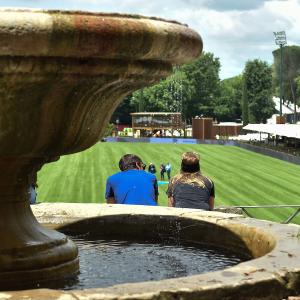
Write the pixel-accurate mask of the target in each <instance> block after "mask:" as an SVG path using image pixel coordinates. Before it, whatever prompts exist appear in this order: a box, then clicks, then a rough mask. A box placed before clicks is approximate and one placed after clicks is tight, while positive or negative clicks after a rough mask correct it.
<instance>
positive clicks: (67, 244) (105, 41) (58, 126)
mask: <svg viewBox="0 0 300 300" xmlns="http://www.w3.org/2000/svg"><path fill="white" fill-rule="evenodd" d="M201 51H202V40H201V37H200V36H199V35H198V34H197V33H196V32H194V31H193V30H191V29H189V28H188V27H187V26H185V25H181V24H179V23H177V22H170V21H165V20H162V19H156V18H145V17H140V16H136V15H118V14H99V13H85V12H68V11H43V10H13V9H2V10H0V65H1V67H0V169H1V174H0V201H1V202H0V204H1V206H0V216H1V217H0V240H1V243H0V288H1V289H2V290H3V289H6V288H13V287H17V285H18V282H22V283H23V284H24V283H26V282H28V283H30V282H40V281H43V280H49V279H59V278H63V277H66V276H70V275H73V274H74V273H76V272H77V271H78V258H77V248H76V246H75V245H74V244H73V242H72V241H71V240H69V239H68V238H66V236H65V235H63V234H61V233H58V232H56V231H54V230H50V229H46V228H44V227H42V226H41V225H39V223H38V222H37V220H36V219H35V217H34V215H33V213H32V211H31V208H30V205H29V201H28V187H29V185H30V184H31V183H33V182H35V180H36V173H37V171H38V170H39V169H40V168H41V167H42V166H43V164H45V163H47V162H50V161H54V160H57V159H58V158H59V156H60V155H65V154H69V153H74V152H78V151H82V150H84V149H86V148H88V147H90V146H92V145H93V144H94V143H96V142H97V141H98V140H99V139H100V137H101V135H102V133H103V130H104V128H105V126H106V124H107V123H108V121H109V119H110V116H111V114H112V113H113V111H114V110H115V108H116V107H117V106H118V104H119V103H120V102H121V101H122V99H123V98H124V97H125V96H126V95H127V94H128V93H130V92H132V91H134V90H136V89H139V88H141V87H144V86H147V85H151V84H154V83H155V82H157V81H159V80H160V79H161V78H164V77H166V76H167V75H168V74H170V72H171V71H172V66H173V65H178V64H183V63H186V62H189V61H191V60H192V59H194V58H196V57H197V56H198V55H199V54H200V53H201Z"/></svg>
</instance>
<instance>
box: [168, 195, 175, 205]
mask: <svg viewBox="0 0 300 300" xmlns="http://www.w3.org/2000/svg"><path fill="white" fill-rule="evenodd" d="M168 206H169V207H174V198H173V197H172V196H171V197H169V198H168Z"/></svg>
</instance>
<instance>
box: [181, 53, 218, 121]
mask: <svg viewBox="0 0 300 300" xmlns="http://www.w3.org/2000/svg"><path fill="white" fill-rule="evenodd" d="M220 67H221V65H220V61H219V58H215V57H214V55H213V54H212V53H209V52H207V53H203V54H202V55H201V56H200V57H199V58H198V59H197V60H195V61H194V62H193V63H190V64H187V65H185V66H183V67H182V71H183V72H184V73H185V74H186V76H187V78H188V81H189V82H190V84H191V85H192V86H193V87H194V89H193V93H192V95H191V101H190V103H189V110H188V111H187V112H186V118H189V119H190V118H192V117H193V116H195V115H204V116H210V117H211V116H214V100H215V99H216V98H217V97H218V96H219V93H220V90H219V82H220V78H219V72H220Z"/></svg>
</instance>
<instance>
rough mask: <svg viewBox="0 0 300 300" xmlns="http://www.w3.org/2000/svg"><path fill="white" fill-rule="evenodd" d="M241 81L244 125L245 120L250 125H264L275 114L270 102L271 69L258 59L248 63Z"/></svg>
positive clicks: (272, 103)
mask: <svg viewBox="0 0 300 300" xmlns="http://www.w3.org/2000/svg"><path fill="white" fill-rule="evenodd" d="M243 81H244V88H243V110H244V114H243V116H244V124H245V123H247V122H246V120H247V119H248V120H249V122H250V123H265V122H266V120H267V119H268V118H270V117H271V116H272V114H273V113H274V112H275V104H274V102H273V100H272V68H271V67H270V66H269V65H268V64H267V63H266V62H264V61H261V60H259V59H254V60H252V61H248V62H247V63H246V66H245V70H244V74H243ZM247 114H248V116H247ZM248 120H247V121H248Z"/></svg>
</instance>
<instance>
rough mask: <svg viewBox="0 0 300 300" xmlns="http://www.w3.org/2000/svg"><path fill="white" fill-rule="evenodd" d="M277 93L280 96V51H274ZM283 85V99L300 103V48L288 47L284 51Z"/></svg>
mask: <svg viewBox="0 0 300 300" xmlns="http://www.w3.org/2000/svg"><path fill="white" fill-rule="evenodd" d="M273 56H274V84H275V86H276V89H275V92H276V93H277V95H278V96H279V95H280V91H279V86H280V61H281V57H280V49H277V50H276V51H273ZM282 62H283V67H282V83H283V84H282V85H283V98H284V99H285V100H288V101H291V102H293V103H295V102H296V103H298V104H299V103H300V80H299V77H300V47H299V46H286V47H283V49H282Z"/></svg>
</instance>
